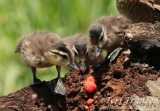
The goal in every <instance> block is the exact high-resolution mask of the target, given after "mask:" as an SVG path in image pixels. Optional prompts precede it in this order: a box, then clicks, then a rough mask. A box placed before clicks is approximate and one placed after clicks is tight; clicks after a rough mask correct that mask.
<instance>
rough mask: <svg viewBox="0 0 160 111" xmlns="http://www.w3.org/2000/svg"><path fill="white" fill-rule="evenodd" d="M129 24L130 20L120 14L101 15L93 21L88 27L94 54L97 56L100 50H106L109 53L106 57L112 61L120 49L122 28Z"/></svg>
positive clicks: (122, 35) (122, 34) (121, 45)
mask: <svg viewBox="0 0 160 111" xmlns="http://www.w3.org/2000/svg"><path fill="white" fill-rule="evenodd" d="M129 24H131V21H130V20H129V19H127V18H126V17H124V16H122V15H110V16H102V17H100V18H99V19H97V20H96V21H95V22H93V23H92V24H91V26H90V29H89V38H90V41H91V44H92V45H93V47H94V50H95V52H94V56H95V57H97V56H99V54H100V52H101V50H107V54H110V55H109V56H108V59H109V60H110V61H113V60H114V59H115V57H116V56H117V55H118V53H119V52H120V51H121V50H122V48H121V47H123V44H122V42H123V39H124V30H125V29H127V28H128V26H129ZM117 47H118V48H117ZM116 48H117V49H116ZM115 49H116V50H115ZM112 51H113V52H112ZM111 52H112V53H111Z"/></svg>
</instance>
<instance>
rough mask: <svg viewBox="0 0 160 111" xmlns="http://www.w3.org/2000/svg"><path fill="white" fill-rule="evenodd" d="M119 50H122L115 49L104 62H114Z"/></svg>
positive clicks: (119, 48)
mask: <svg viewBox="0 0 160 111" xmlns="http://www.w3.org/2000/svg"><path fill="white" fill-rule="evenodd" d="M121 50H122V48H121V47H118V48H116V49H115V50H114V51H113V52H112V53H110V54H109V56H108V57H107V58H106V60H105V61H107V60H109V61H110V62H112V61H114V60H115V59H116V57H117V56H118V54H119V53H120V51H121Z"/></svg>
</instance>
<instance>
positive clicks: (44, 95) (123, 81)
mask: <svg viewBox="0 0 160 111" xmlns="http://www.w3.org/2000/svg"><path fill="white" fill-rule="evenodd" d="M142 24H145V26H148V25H147V23H142ZM134 25H135V24H134ZM149 25H152V26H154V25H153V24H149ZM136 26H138V24H137V25H136ZM140 27H141V26H140ZM130 28H131V29H132V30H134V28H133V27H130ZM135 29H136V28H135ZM146 30H147V29H146ZM139 31H141V30H139ZM126 33H127V32H126ZM156 33H157V32H156ZM141 34H143V33H139V35H141ZM146 36H147V35H146ZM136 37H137V36H136ZM156 42H157V41H156ZM152 43H153V42H152ZM126 46H128V44H127V45H126ZM157 47H158V46H157ZM157 47H156V48H157ZM156 48H155V49H153V50H156ZM135 50H136V48H134V50H132V49H131V50H123V51H122V52H121V53H120V54H119V55H118V57H117V58H116V60H115V61H113V62H112V63H110V62H109V61H104V62H102V63H100V66H99V67H97V68H94V69H93V68H89V69H88V70H87V71H86V73H81V72H78V71H75V72H70V73H68V74H66V76H65V78H64V84H65V87H66V95H65V96H62V95H53V94H52V93H51V91H50V90H49V89H48V88H47V87H46V82H43V83H41V84H39V85H35V86H28V87H25V88H23V89H21V90H19V91H17V92H14V93H11V94H9V95H7V96H3V97H0V111H120V110H121V111H135V110H136V109H135V107H133V105H132V100H131V98H130V97H131V96H132V95H133V94H136V95H137V96H138V97H145V96H151V93H150V92H149V90H148V88H147V86H146V85H145V84H146V82H147V81H148V80H152V81H156V80H157V79H158V78H159V77H160V73H159V69H160V68H159V67H158V65H157V63H155V64H154V63H153V62H150V60H148V59H147V57H146V56H147V55H146V54H147V53H139V52H138V53H137V52H136V51H135ZM137 50H138V48H137ZM144 50H145V49H144ZM130 52H131V53H130ZM154 56H157V55H154ZM156 59H158V57H156ZM88 76H93V77H94V78H95V80H96V82H95V83H96V85H97V89H96V90H95V91H94V92H93V93H87V92H86V91H85V89H84V81H85V80H86V78H87V77H88ZM89 98H92V99H93V100H94V101H93V103H92V104H91V105H87V103H86V102H87V100H88V99H89Z"/></svg>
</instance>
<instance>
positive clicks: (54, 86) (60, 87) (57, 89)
mask: <svg viewBox="0 0 160 111" xmlns="http://www.w3.org/2000/svg"><path fill="white" fill-rule="evenodd" d="M47 86H48V88H49V89H50V90H51V92H52V93H53V94H61V95H65V93H66V88H65V86H64V84H63V82H62V79H61V78H58V81H57V83H56V80H55V79H54V80H52V81H50V82H49V83H47Z"/></svg>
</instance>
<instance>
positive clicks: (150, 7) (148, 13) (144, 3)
mask: <svg viewBox="0 0 160 111" xmlns="http://www.w3.org/2000/svg"><path fill="white" fill-rule="evenodd" d="M117 8H118V10H119V12H120V13H121V14H123V15H125V16H127V17H128V18H129V19H131V20H132V21H133V22H152V23H153V22H155V21H160V0H117Z"/></svg>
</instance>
